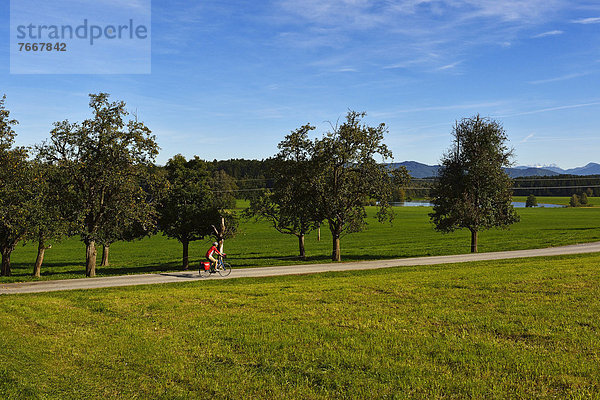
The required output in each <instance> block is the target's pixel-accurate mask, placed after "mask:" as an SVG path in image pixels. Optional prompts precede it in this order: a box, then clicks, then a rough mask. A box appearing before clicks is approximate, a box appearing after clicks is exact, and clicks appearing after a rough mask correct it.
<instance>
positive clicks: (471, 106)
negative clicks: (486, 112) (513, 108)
mask: <svg viewBox="0 0 600 400" xmlns="http://www.w3.org/2000/svg"><path fill="white" fill-rule="evenodd" d="M502 105H504V102H503V101H494V102H480V103H464V104H448V105H439V106H428V107H413V108H398V109H395V110H390V111H380V112H372V113H370V115H371V116H372V117H377V118H382V117H393V116H397V115H398V114H416V113H423V112H431V111H453V110H480V109H482V108H490V107H499V106H502ZM432 126H436V125H432Z"/></svg>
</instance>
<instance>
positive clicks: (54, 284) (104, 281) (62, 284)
mask: <svg viewBox="0 0 600 400" xmlns="http://www.w3.org/2000/svg"><path fill="white" fill-rule="evenodd" d="M598 252H600V242H594V243H586V244H578V245H572V246H563V247H551V248H547V249H533V250H516V251H500V252H495V253H478V254H459V255H453V256H435V257H418V258H401V259H395V260H381V261H360V262H349V263H336V264H333V263H331V264H307V265H290V266H281V267H263V268H243V269H234V270H233V272H232V273H231V275H229V276H228V277H227V278H221V277H210V278H201V277H200V276H199V275H198V271H181V272H166V273H162V274H146V275H125V276H110V277H106V278H87V279H66V280H57V281H43V282H25V283H10V284H0V294H13V293H40V292H53V291H59V290H73V289H97V288H106V287H118V286H134V285H151V284H156V283H172V282H190V281H197V280H210V279H235V278H258V277H265V276H280V275H301V274H315V273H319V272H328V271H356V270H365V269H378V268H390V267H401V266H414V265H435V264H452V263H460V262H467V261H486V260H505V259H513V258H526V257H548V256H558V255H569V254H583V253H598Z"/></svg>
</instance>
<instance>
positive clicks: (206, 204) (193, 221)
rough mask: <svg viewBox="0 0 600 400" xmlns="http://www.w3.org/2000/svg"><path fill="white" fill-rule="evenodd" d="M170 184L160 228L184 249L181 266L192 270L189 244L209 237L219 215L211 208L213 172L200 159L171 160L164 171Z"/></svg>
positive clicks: (163, 206) (161, 210) (160, 209)
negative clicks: (211, 177) (209, 181)
mask: <svg viewBox="0 0 600 400" xmlns="http://www.w3.org/2000/svg"><path fill="white" fill-rule="evenodd" d="M165 169H166V171H167V180H168V182H169V187H168V191H167V193H166V196H165V197H164V198H163V199H162V201H161V203H160V205H159V208H158V211H159V228H160V230H161V231H162V232H163V233H164V234H165V235H167V236H168V237H170V238H174V239H177V240H179V242H181V244H182V245H183V258H182V266H183V268H184V269H188V268H189V244H190V242H193V241H196V240H200V239H203V238H204V237H206V236H208V235H210V233H211V231H212V224H214V222H215V219H216V218H217V217H216V215H217V214H218V212H217V211H216V210H215V209H214V208H213V207H212V193H211V190H210V187H209V186H208V180H209V177H210V172H209V170H208V168H207V166H206V164H205V163H204V162H203V161H202V160H200V159H199V158H198V157H196V158H194V159H192V160H190V161H187V160H186V159H185V157H183V156H182V155H180V154H179V155H176V156H174V157H173V158H171V159H170V160H169V161H168V162H167V165H166V167H165Z"/></svg>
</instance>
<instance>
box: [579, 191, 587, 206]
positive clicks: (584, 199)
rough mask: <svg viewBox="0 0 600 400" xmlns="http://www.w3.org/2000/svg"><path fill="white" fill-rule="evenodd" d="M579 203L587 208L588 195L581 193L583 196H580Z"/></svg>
mask: <svg viewBox="0 0 600 400" xmlns="http://www.w3.org/2000/svg"><path fill="white" fill-rule="evenodd" d="M579 203H580V204H581V205H582V206H587V205H588V196H587V194H586V193H585V192H584V193H581V196H579Z"/></svg>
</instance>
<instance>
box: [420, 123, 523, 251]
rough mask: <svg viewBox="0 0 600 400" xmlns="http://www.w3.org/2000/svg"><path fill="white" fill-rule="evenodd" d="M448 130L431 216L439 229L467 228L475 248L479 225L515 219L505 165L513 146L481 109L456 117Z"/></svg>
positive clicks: (508, 222)
mask: <svg viewBox="0 0 600 400" xmlns="http://www.w3.org/2000/svg"><path fill="white" fill-rule="evenodd" d="M452 134H453V136H454V143H453V145H452V147H451V148H450V150H449V151H448V152H447V153H446V154H445V155H444V156H443V158H442V167H441V169H440V171H439V174H438V177H437V181H436V183H435V185H434V188H433V190H432V203H433V213H431V214H430V217H431V220H432V222H433V223H434V224H435V228H436V229H437V230H438V231H440V232H452V231H454V230H456V229H460V228H467V229H469V230H470V231H471V252H473V253H475V252H477V234H478V232H479V231H481V230H484V229H489V228H493V227H500V228H506V227H508V226H510V225H511V224H513V223H515V222H517V221H519V216H518V215H517V212H516V211H515V209H514V208H513V206H512V204H511V202H512V189H511V187H512V180H511V179H510V178H509V177H508V175H507V174H506V172H504V170H503V168H505V167H508V166H510V165H511V158H512V150H511V149H509V148H508V147H507V146H506V140H507V137H506V133H505V131H504V129H503V128H502V126H501V125H500V124H499V123H498V122H496V121H494V120H491V119H488V118H482V117H480V116H479V115H476V116H474V117H472V118H465V119H463V120H461V121H460V122H457V123H456V125H455V126H454V129H453V132H452Z"/></svg>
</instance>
